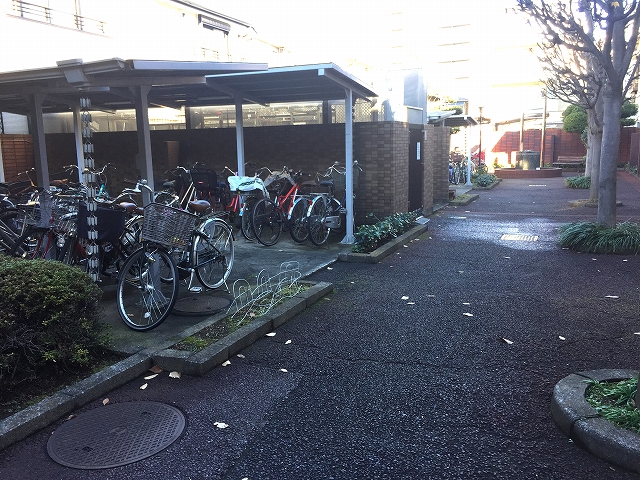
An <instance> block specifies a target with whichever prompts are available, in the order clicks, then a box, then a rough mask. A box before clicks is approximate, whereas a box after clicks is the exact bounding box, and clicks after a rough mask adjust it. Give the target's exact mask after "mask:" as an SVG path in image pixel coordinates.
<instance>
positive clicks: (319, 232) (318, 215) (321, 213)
mask: <svg viewBox="0 0 640 480" xmlns="http://www.w3.org/2000/svg"><path fill="white" fill-rule="evenodd" d="M326 221H327V199H326V198H325V197H324V196H319V197H316V198H314V199H313V203H312V204H311V207H309V217H308V218H307V222H308V224H309V239H310V240H311V243H313V244H314V245H315V246H317V247H320V246H322V245H324V244H325V243H326V242H327V238H329V227H327V222H326Z"/></svg>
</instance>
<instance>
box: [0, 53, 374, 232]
mask: <svg viewBox="0 0 640 480" xmlns="http://www.w3.org/2000/svg"><path fill="white" fill-rule="evenodd" d="M376 96H377V95H376V93H375V92H374V91H372V90H371V89H370V88H369V87H368V86H367V85H366V84H364V83H363V82H361V81H360V80H358V79H356V78H355V77H353V76H351V75H350V74H348V73H347V72H345V71H343V70H342V69H340V68H339V67H338V66H336V65H335V64H333V63H327V64H315V65H300V66H292V67H278V68H268V67H267V65H266V64H263V63H231V62H229V63H227V62H191V61H165V60H122V59H118V58H113V59H107V60H101V61H95V62H87V63H84V62H82V60H79V59H74V60H66V61H59V62H57V66H56V67H48V68H41V69H34V70H22V71H15V72H6V73H0V111H5V112H10V113H17V114H22V115H27V116H28V117H29V120H30V125H31V127H30V128H31V133H32V135H33V139H34V150H35V152H34V153H35V159H36V174H37V180H38V185H41V186H44V185H48V184H49V171H48V163H47V153H46V146H45V135H44V124H43V114H44V113H60V112H70V111H71V112H73V113H74V127H75V128H74V132H75V138H76V151H77V161H78V166H79V171H80V172H82V170H83V168H82V167H83V145H82V132H81V121H80V108H81V107H80V105H81V98H85V97H86V98H89V99H90V100H91V105H92V107H91V109H93V110H103V111H108V112H114V111H117V110H123V109H135V111H136V122H137V132H138V133H137V134H138V147H139V148H138V158H137V167H138V168H139V169H140V172H141V175H142V176H143V177H145V178H146V179H147V180H148V182H149V184H150V185H153V184H154V181H153V159H152V155H151V141H150V128H149V115H148V108H149V107H150V106H162V107H170V108H181V107H196V106H223V105H235V111H236V115H235V117H236V144H237V163H238V174H239V175H244V173H245V172H244V163H245V162H244V133H243V115H242V106H243V105H244V104H249V103H255V104H261V105H269V104H272V103H294V102H310V101H322V102H325V101H329V100H344V102H345V118H346V119H349V120H351V121H346V122H345V165H346V199H347V205H346V206H347V232H346V235H345V238H344V239H343V243H353V120H352V119H353V105H354V103H355V101H356V100H357V99H358V98H363V99H369V98H371V97H376ZM187 128H189V125H187ZM97 153H98V155H99V152H97ZM80 181H82V178H80Z"/></svg>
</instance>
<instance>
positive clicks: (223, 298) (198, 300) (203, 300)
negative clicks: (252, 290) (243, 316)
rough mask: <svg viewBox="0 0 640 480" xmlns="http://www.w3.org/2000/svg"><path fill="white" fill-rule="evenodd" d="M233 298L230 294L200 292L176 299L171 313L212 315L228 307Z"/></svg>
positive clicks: (189, 315)
mask: <svg viewBox="0 0 640 480" xmlns="http://www.w3.org/2000/svg"><path fill="white" fill-rule="evenodd" d="M232 301H233V298H232V297H231V296H230V295H225V294H217V295H210V294H207V293H200V294H194V295H188V296H186V297H183V298H180V299H178V301H177V302H176V304H175V305H174V307H173V310H172V311H171V313H173V314H174V315H179V316H183V317H199V316H206V315H214V314H216V313H218V312H221V311H222V310H224V309H226V308H229V305H231V302H232Z"/></svg>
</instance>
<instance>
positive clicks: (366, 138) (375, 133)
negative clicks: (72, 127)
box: [46, 122, 450, 224]
mask: <svg viewBox="0 0 640 480" xmlns="http://www.w3.org/2000/svg"><path fill="white" fill-rule="evenodd" d="M425 128H426V129H427V130H426V132H427V133H426V140H425V142H424V144H423V145H422V146H421V150H422V152H423V155H424V189H423V196H424V201H423V209H424V212H425V213H427V214H428V213H430V212H431V211H432V210H433V201H434V197H435V195H436V192H437V194H438V197H435V198H438V199H446V198H448V154H449V138H450V137H449V129H448V128H446V127H434V126H429V125H428V126H426V127H425ZM244 135H245V158H246V161H248V162H253V163H255V165H256V167H261V166H268V167H270V168H272V169H274V168H280V167H282V166H283V165H286V166H288V167H290V168H293V169H296V170H297V169H300V170H303V171H305V172H307V173H310V174H314V175H315V173H316V172H318V171H324V170H325V169H326V168H327V167H328V166H330V165H331V164H333V163H334V162H336V161H337V162H338V163H340V164H341V165H344V141H345V138H344V137H345V135H344V124H330V125H298V126H295V125H294V126H281V127H256V128H247V129H245V132H244ZM93 141H94V146H95V154H94V158H95V160H96V164H97V166H98V167H100V166H102V165H104V164H105V163H107V162H109V163H112V164H114V165H116V170H114V171H111V172H110V173H109V182H108V188H109V190H110V192H111V193H112V194H113V193H115V192H118V191H120V190H121V189H122V188H123V187H125V186H127V185H126V184H125V183H124V181H123V180H124V179H129V180H135V179H136V178H137V177H138V169H137V167H136V163H135V160H136V156H137V151H138V142H137V137H136V132H102V133H101V132H96V133H95V134H94V137H93ZM353 142H354V159H356V160H358V162H359V164H360V165H361V166H362V168H363V171H362V172H361V173H360V174H359V175H358V176H359V179H358V183H357V185H355V186H354V192H355V194H356V200H355V211H356V222H357V223H359V224H361V223H365V222H366V221H371V219H367V218H366V216H367V214H368V213H374V214H375V215H376V216H377V217H379V218H382V217H384V216H387V215H390V214H393V213H396V212H406V211H407V208H408V199H409V191H408V189H409V181H408V176H409V128H408V126H407V125H406V124H404V123H399V122H376V123H356V124H354V131H353ZM46 145H47V155H48V158H49V171H50V172H56V171H59V170H60V169H61V167H62V166H63V165H68V164H72V163H73V164H74V163H76V161H75V158H76V153H75V142H74V136H73V134H70V133H65V134H48V135H47V136H46ZM151 150H152V157H153V160H154V176H155V179H156V183H157V184H158V183H159V181H160V180H162V179H163V178H165V172H166V171H167V170H169V169H171V168H173V167H174V166H175V165H176V164H181V165H186V164H193V163H194V162H196V161H198V162H202V163H204V164H205V165H207V166H208V167H209V168H212V169H213V170H215V171H216V172H222V170H223V168H224V166H229V167H230V168H232V169H235V168H236V167H235V166H236V164H237V160H236V136H235V130H234V129H205V130H201V129H199V130H152V131H151ZM247 170H248V171H249V172H250V170H251V167H248V168H247ZM225 176H226V174H225Z"/></svg>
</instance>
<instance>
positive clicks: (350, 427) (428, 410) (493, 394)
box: [0, 179, 640, 480]
mask: <svg viewBox="0 0 640 480" xmlns="http://www.w3.org/2000/svg"><path fill="white" fill-rule="evenodd" d="M619 193H620V197H621V199H622V201H623V204H624V206H622V207H620V208H619V209H618V215H619V218H620V219H624V218H634V219H636V220H638V218H639V215H638V212H639V211H640V210H639V209H638V206H639V205H640V201H638V198H636V197H638V196H639V194H638V191H637V189H636V186H635V185H634V184H632V183H627V180H624V179H620V180H619ZM584 196H585V192H584V191H579V190H569V189H566V188H564V187H563V184H562V179H544V180H543V181H536V182H535V184H534V182H532V181H531V180H526V181H521V180H505V181H503V182H502V184H501V185H500V186H498V187H497V188H495V189H493V190H488V191H481V192H480V198H479V199H478V200H476V201H475V202H473V203H472V204H470V205H468V206H466V207H458V208H452V207H447V208H446V209H444V210H441V211H440V212H438V213H437V214H436V215H434V216H433V217H432V220H431V223H430V231H429V232H428V233H427V234H426V235H424V236H423V237H422V238H420V239H419V240H416V241H414V242H412V243H411V244H409V245H408V246H407V247H406V248H403V249H401V250H400V251H399V252H398V253H397V254H394V255H392V256H391V257H389V258H387V259H385V260H384V261H383V262H382V263H380V264H377V265H368V264H349V263H336V264H334V265H332V266H331V267H329V268H325V269H323V270H321V271H319V272H317V273H315V274H313V275H312V277H311V278H312V279H315V280H322V281H330V282H333V284H334V285H335V291H334V293H333V294H332V295H330V296H329V297H327V298H326V299H324V300H321V301H320V302H319V303H317V304H316V305H314V306H313V307H312V308H309V309H307V310H305V311H304V312H303V313H302V314H300V315H298V316H297V317H296V318H294V319H293V320H291V321H289V322H288V323H287V324H285V325H284V326H282V327H281V328H279V329H278V330H277V331H276V335H275V336H272V337H265V338H263V339H261V340H259V341H258V342H257V343H255V344H254V345H253V346H251V347H249V348H247V349H246V350H245V351H244V352H243V353H242V355H243V357H242V358H240V357H238V358H235V359H233V360H232V361H231V364H230V365H228V366H226V367H218V368H215V369H214V370H212V371H210V372H209V373H208V374H207V375H205V376H203V377H199V378H193V377H191V378H190V377H183V378H180V379H172V378H169V377H168V375H167V374H166V373H163V374H161V375H159V376H158V377H156V378H155V379H152V380H149V381H146V380H143V379H142V378H141V379H139V380H137V381H133V382H131V383H130V384H128V385H125V386H123V387H121V388H118V389H116V390H114V391H112V392H111V393H110V394H109V395H108V397H109V401H110V403H119V402H127V401H135V400H153V401H160V402H166V403H168V404H171V405H174V406H176V407H178V408H179V409H180V410H182V411H183V412H184V413H185V415H186V417H187V427H186V429H185V432H184V434H183V436H182V437H181V438H179V439H178V440H177V441H176V442H175V443H174V444H172V445H171V446H169V447H168V448H167V449H165V450H163V451H161V452H160V453H158V454H156V455H154V456H152V457H150V458H148V459H145V460H142V461H139V462H137V463H133V464H130V465H126V466H122V467H117V468H113V469H108V470H102V471H82V470H74V469H70V468H66V467H62V466H60V465H58V464H56V463H55V462H53V461H52V460H50V459H49V458H48V456H47V453H46V449H45V445H46V442H47V439H48V437H49V435H50V434H51V432H53V431H54V430H55V428H56V426H57V425H54V426H52V427H49V428H46V429H45V430H43V431H42V432H40V433H38V434H35V435H33V436H31V437H29V438H28V439H26V440H24V441H22V442H21V443H19V444H18V445H15V446H13V447H10V448H8V449H6V450H5V451H2V452H0V477H1V478H3V479H18V478H20V479H24V478H37V479H48V478H51V479H54V478H55V479H62V478H64V479H93V478H95V479H98V478H99V479H149V478H153V479H155V480H160V479H204V478H210V479H228V480H241V479H243V478H246V479H249V480H254V479H260V480H265V479H274V480H282V479H485V478H498V479H533V478H540V479H580V480H584V479H632V478H634V479H635V478H638V477H637V475H635V474H631V473H629V472H625V471H622V470H620V469H618V468H616V467H612V466H611V465H609V464H607V463H605V462H603V461H601V460H599V459H597V458H595V457H593V456H591V455H590V454H588V453H586V452H585V451H583V450H582V449H580V448H579V447H578V446H576V445H574V444H573V443H572V442H570V441H569V440H568V438H567V437H565V436H564V435H563V434H561V433H560V431H559V430H558V429H557V428H556V426H555V425H554V422H553V420H552V417H551V413H550V400H551V395H552V389H553V386H554V385H555V384H556V382H557V381H558V380H560V379H561V378H563V377H564V376H566V375H569V374H571V373H575V372H578V371H581V370H592V369H600V368H637V367H638V360H637V358H638V356H637V352H638V342H640V336H638V335H634V333H635V332H638V331H640V323H639V321H638V314H637V312H638V311H639V310H640V293H639V290H638V274H637V272H638V271H639V269H640V258H638V257H635V256H602V255H590V254H578V253H573V252H570V251H567V250H562V249H560V248H558V247H557V245H556V243H555V241H556V240H555V233H556V228H557V227H558V226H559V225H561V224H563V223H566V222H569V221H575V220H581V219H593V218H595V210H593V209H588V208H570V207H569V206H568V203H567V202H568V201H569V200H571V199H580V198H583V197H584ZM503 234H509V235H513V236H512V237H503V236H502V235H503ZM535 237H537V238H535ZM609 295H611V296H616V297H618V298H608V297H607V296H609ZM560 337H563V338H564V340H563V339H561V338H560ZM505 340H508V341H509V342H506V341H505ZM143 383H148V387H147V388H146V389H145V390H141V389H140V386H141V385H142V384H143ZM91 408H102V402H101V401H96V402H94V403H92V404H91V405H88V406H86V407H84V408H83V409H82V410H81V411H83V410H87V409H91ZM81 411H79V412H78V413H80V412H81ZM217 422H223V423H224V424H226V425H228V428H224V429H221V428H218V427H217V425H220V423H217Z"/></svg>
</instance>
